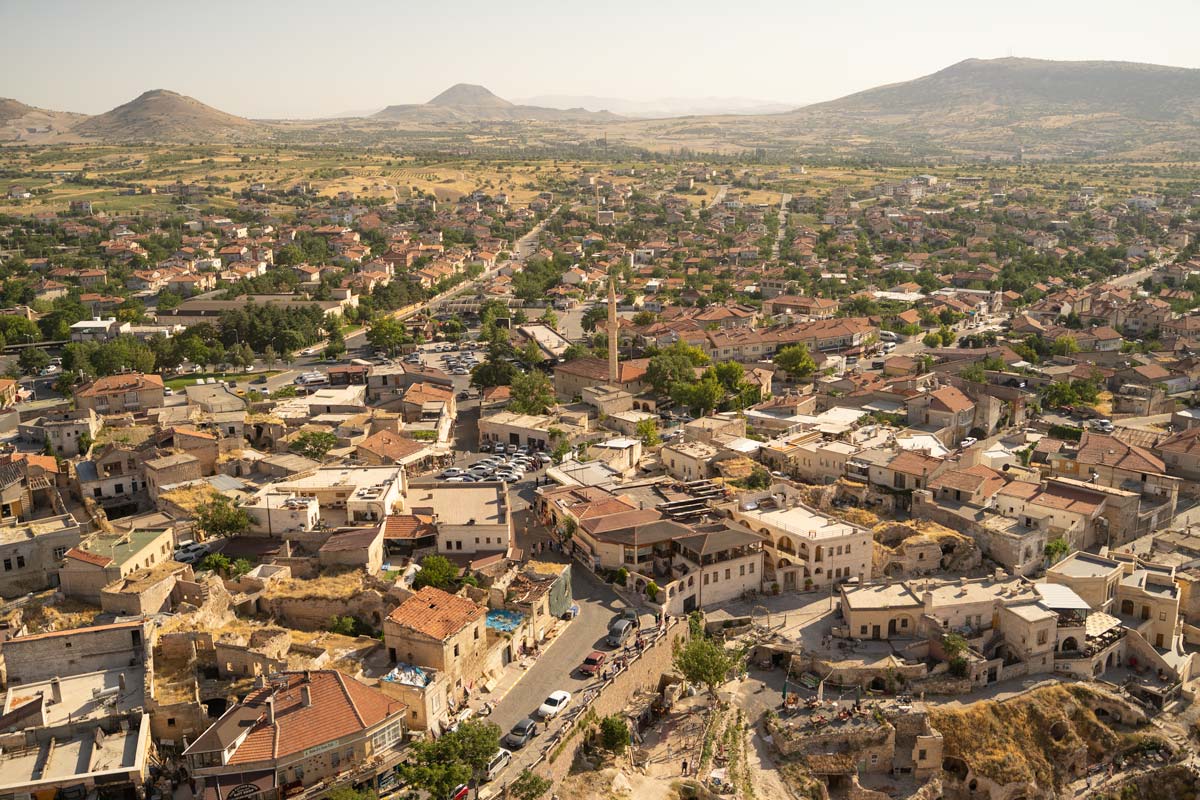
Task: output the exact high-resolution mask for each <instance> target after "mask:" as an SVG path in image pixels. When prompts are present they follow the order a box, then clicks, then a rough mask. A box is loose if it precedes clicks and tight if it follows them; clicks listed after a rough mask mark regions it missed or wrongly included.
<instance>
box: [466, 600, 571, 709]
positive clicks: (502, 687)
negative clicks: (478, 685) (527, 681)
mask: <svg viewBox="0 0 1200 800" xmlns="http://www.w3.org/2000/svg"><path fill="white" fill-rule="evenodd" d="M574 621H575V620H574V619H572V620H571V621H570V622H567V621H566V620H561V619H560V620H559V621H558V622H556V623H555V624H554V627H553V628H551V631H552V632H553V635H552V636H551V637H550V638H549V639H548V640H547V641H546V642H544V643H543V644H542V646H541V649H540V650H539V651H538V652H537V654H536V655H525V656H523V657H522V658H519V659H517V660H516V661H513V662H511V663H509V664H508V666H506V667H505V668H504V671H503V672H502V673H501V674H500V679H499V680H497V681H496V686H495V688H494V689H492V690H491V691H490V692H489V691H487V690H486V689H483V690H482V691H480V692H479V693H478V694H476V695H475V696H474V697H472V698H471V699H470V700H469V701H468V702H467V707H468V708H470V709H471V710H472V711H475V712H478V711H479V709H480V708H482V707H483V704H484V703H491V704H492V705H493V706H496V705H498V704H499V703H500V701H502V700H503V699H504V698H505V697H507V696H508V693H509V692H511V691H512V690H513V688H514V687H516V685H517V684H518V683H520V682H521V679H522V678H524V677H525V673H526V672H528V671H529V668H530V667H532V666H533V662H534V661H535V660H536V659H538V658H541V657H543V656H544V655H545V654H546V653H547V652H549V650H550V648H552V647H554V645H556V644H558V642H559V640H560V639H562V637H563V634H564V633H566V632H567V626H569V625H570V624H571V623H572V622H574Z"/></svg>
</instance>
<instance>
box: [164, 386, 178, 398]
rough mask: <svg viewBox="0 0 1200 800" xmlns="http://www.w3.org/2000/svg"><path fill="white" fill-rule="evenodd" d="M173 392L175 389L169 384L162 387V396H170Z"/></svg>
mask: <svg viewBox="0 0 1200 800" xmlns="http://www.w3.org/2000/svg"><path fill="white" fill-rule="evenodd" d="M174 394H175V390H174V389H172V388H171V387H170V386H168V387H167V388H165V389H163V397H171V396H172V395H174Z"/></svg>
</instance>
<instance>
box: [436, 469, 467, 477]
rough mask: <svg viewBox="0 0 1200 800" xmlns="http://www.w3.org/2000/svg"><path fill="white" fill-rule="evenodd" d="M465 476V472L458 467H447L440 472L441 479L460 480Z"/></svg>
mask: <svg viewBox="0 0 1200 800" xmlns="http://www.w3.org/2000/svg"><path fill="white" fill-rule="evenodd" d="M465 474H466V471H465V470H461V469H459V468H458V467H449V468H447V469H444V470H442V475H441V477H443V478H461V477H462V476H463V475H465Z"/></svg>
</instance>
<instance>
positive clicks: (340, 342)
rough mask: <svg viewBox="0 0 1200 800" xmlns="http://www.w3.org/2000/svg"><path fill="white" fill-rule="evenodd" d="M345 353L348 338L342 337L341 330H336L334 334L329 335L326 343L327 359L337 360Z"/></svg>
mask: <svg viewBox="0 0 1200 800" xmlns="http://www.w3.org/2000/svg"><path fill="white" fill-rule="evenodd" d="M345 352H346V337H345V336H343V335H342V332H341V330H340V329H338V328H334V330H333V332H332V333H330V334H329V338H328V340H327V341H326V343H325V357H326V358H337V357H338V356H340V355H341V354H342V353H345Z"/></svg>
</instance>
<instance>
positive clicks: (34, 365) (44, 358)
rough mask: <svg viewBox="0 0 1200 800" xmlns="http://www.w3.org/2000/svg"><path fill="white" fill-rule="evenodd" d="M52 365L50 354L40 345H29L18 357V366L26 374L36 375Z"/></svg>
mask: <svg viewBox="0 0 1200 800" xmlns="http://www.w3.org/2000/svg"><path fill="white" fill-rule="evenodd" d="M49 365H50V356H48V355H46V351H45V350H42V349H41V348H38V347H27V348H25V349H24V350H22V351H21V355H20V357H19V358H17V366H19V367H20V368H21V372H23V373H25V374H26V375H36V374H37V373H39V372H41V371H42V370H44V369H45V368H46V367H48V366H49Z"/></svg>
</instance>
